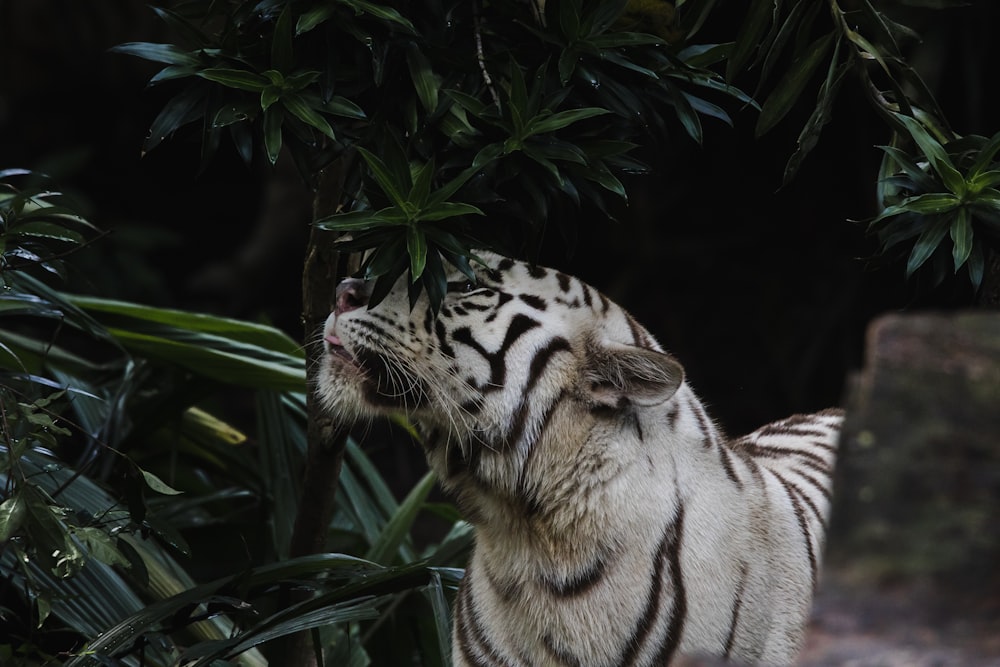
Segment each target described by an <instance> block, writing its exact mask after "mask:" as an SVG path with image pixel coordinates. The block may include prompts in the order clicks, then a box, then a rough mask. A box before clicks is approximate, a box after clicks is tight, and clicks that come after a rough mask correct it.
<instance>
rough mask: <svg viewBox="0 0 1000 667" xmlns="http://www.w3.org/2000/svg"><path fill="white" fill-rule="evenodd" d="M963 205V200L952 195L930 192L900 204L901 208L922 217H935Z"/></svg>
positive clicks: (908, 198)
mask: <svg viewBox="0 0 1000 667" xmlns="http://www.w3.org/2000/svg"><path fill="white" fill-rule="evenodd" d="M961 204H962V202H961V200H960V199H958V197H956V196H955V195H953V194H951V193H940V192H929V193H927V194H923V195H917V196H915V197H907V198H906V199H904V200H903V202H902V203H900V205H899V207H900V208H901V209H903V210H905V211H913V212H914V213H919V214H920V215H935V214H938V213H947V212H948V211H951V210H953V209H955V208H957V207H959V206H961Z"/></svg>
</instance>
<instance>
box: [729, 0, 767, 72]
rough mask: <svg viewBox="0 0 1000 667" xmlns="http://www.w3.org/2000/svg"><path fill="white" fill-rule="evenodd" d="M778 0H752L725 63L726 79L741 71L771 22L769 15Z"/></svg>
mask: <svg viewBox="0 0 1000 667" xmlns="http://www.w3.org/2000/svg"><path fill="white" fill-rule="evenodd" d="M777 2H778V0H753V4H751V5H750V9H749V10H748V11H747V15H746V17H745V18H744V19H743V22H742V23H741V24H740V29H739V32H738V33H737V34H736V45H735V46H734V47H733V52H732V54H731V55H730V56H729V62H728V63H726V80H727V81H732V80H733V79H735V78H736V75H737V74H738V73H739V72H740V71H742V69H743V65H745V64H746V62H747V60H749V59H750V56H751V55H752V54H753V52H754V50H755V49H757V48H758V45H759V44H760V38H761V37H762V36H763V35H764V32H765V31H766V30H767V26H768V24H769V23H770V22H771V15H772V13H773V11H774V8H775V6H776V4H777Z"/></svg>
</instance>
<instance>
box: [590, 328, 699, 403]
mask: <svg viewBox="0 0 1000 667" xmlns="http://www.w3.org/2000/svg"><path fill="white" fill-rule="evenodd" d="M584 381H585V382H586V391H588V392H589V393H590V396H591V398H592V399H593V400H594V402H595V403H596V404H598V405H603V406H606V407H612V408H617V407H621V406H622V404H623V403H634V404H636V405H646V406H649V405H657V404H659V403H663V402H664V401H666V400H668V399H669V398H670V397H671V396H673V395H674V393H676V392H677V389H678V387H680V386H681V383H682V382H683V381H684V368H683V367H682V366H681V365H680V363H678V361H677V360H676V359H674V358H673V357H671V356H670V355H669V354H665V353H663V352H657V351H656V350H650V349H648V348H645V347H636V346H634V345H621V344H618V343H610V344H609V343H605V344H602V345H600V346H599V347H597V348H596V349H593V348H592V349H591V350H590V353H589V354H588V361H587V367H586V368H585V370H584Z"/></svg>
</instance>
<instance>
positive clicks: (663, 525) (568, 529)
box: [317, 253, 841, 667]
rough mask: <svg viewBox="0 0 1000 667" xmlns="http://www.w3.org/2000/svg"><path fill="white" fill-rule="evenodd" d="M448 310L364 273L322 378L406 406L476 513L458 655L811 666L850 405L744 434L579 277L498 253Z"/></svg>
mask: <svg viewBox="0 0 1000 667" xmlns="http://www.w3.org/2000/svg"><path fill="white" fill-rule="evenodd" d="M480 257H481V258H482V260H483V261H484V263H485V266H484V267H478V268H477V278H478V279H477V280H476V281H469V280H468V279H467V278H465V277H464V276H463V275H462V274H461V273H459V272H458V271H455V272H454V275H452V276H450V278H451V282H449V289H448V293H447V295H446V297H445V299H444V302H443V305H442V306H441V309H440V313H439V314H438V316H435V315H434V314H433V313H432V312H431V310H430V308H429V307H428V303H427V299H426V297H425V296H424V297H421V298H420V300H418V302H417V303H416V305H415V307H414V308H413V309H412V310H411V308H410V303H409V300H408V296H407V285H406V282H405V280H401V281H400V282H399V283H397V285H396V287H395V288H394V289H393V291H392V292H391V293H390V294H389V295H388V297H386V298H385V300H384V301H382V302H381V303H379V304H378V305H377V306H374V307H371V308H367V307H366V306H367V302H368V292H369V286H368V285H367V284H366V283H365V282H363V281H361V280H357V279H348V280H345V281H344V282H343V283H341V284H340V286H339V287H338V289H337V305H336V309H335V311H334V313H333V314H331V315H330V317H329V319H328V320H327V322H326V327H325V331H324V338H325V341H326V342H325V345H326V351H327V354H326V358H325V361H324V364H323V368H322V369H321V372H320V374H319V379H318V387H317V391H318V394H319V396H320V397H321V398H322V400H323V401H324V403H325V405H326V407H327V408H328V409H329V410H331V411H333V412H334V413H335V414H337V415H339V416H340V417H342V418H345V419H356V418H359V417H370V416H373V415H380V414H387V413H392V412H397V411H398V412H403V413H405V414H406V415H407V416H408V417H409V418H410V419H412V420H413V421H414V423H415V424H416V425H417V426H418V428H419V429H420V431H421V433H422V434H423V438H424V442H423V446H424V448H425V450H426V454H427V459H428V461H429V463H430V465H431V467H432V468H433V469H434V471H435V472H436V473H437V475H438V476H439V479H440V480H441V481H442V484H443V485H444V487H445V488H446V489H447V490H449V491H450V492H452V493H453V494H454V495H455V496H456V498H457V501H458V503H459V506H460V508H461V509H462V511H463V512H464V514H465V516H466V517H467V518H468V519H469V521H470V522H472V524H473V525H474V527H475V548H474V552H473V555H472V558H471V562H470V564H469V568H468V569H467V571H466V575H465V578H464V580H463V583H462V586H461V587H460V590H459V593H458V596H457V599H456V603H455V622H454V631H453V660H454V663H455V664H456V665H459V666H465V665H489V666H494V665H496V666H503V667H527V666H534V665H567V666H576V665H579V666H584V665H595V666H598V665H600V666H603V665H666V664H669V663H670V661H671V659H672V657H673V656H675V655H679V654H690V653H693V654H709V655H717V656H723V657H726V658H733V659H737V660H741V661H744V662H759V663H763V664H768V665H778V664H788V663H791V662H793V660H794V658H795V655H796V653H797V651H798V649H799V647H800V645H801V644H802V641H803V634H804V624H805V621H806V618H807V615H808V612H809V608H810V602H811V598H812V592H813V589H814V587H815V584H816V577H817V570H818V567H819V562H820V552H821V549H822V546H823V537H824V532H825V522H826V516H827V512H828V508H829V504H830V492H831V479H830V474H831V471H832V468H833V463H834V456H835V449H836V443H837V439H838V433H839V427H840V422H841V413H840V412H839V411H837V410H827V411H824V412H820V413H817V414H813V415H808V416H795V417H791V418H788V419H786V420H783V421H780V422H777V423H774V424H770V425H768V426H765V427H763V428H761V429H759V430H757V431H755V432H754V433H751V434H750V435H748V436H745V437H743V438H740V439H738V440H726V439H725V438H724V437H723V436H722V435H721V434H720V433H719V431H718V430H717V429H716V428H715V426H714V425H713V424H712V422H711V420H710V419H709V418H708V416H707V415H706V412H705V410H704V408H703V407H702V404H701V403H700V402H699V400H698V398H697V397H696V396H695V394H694V392H693V391H692V390H691V389H690V387H689V386H688V385H687V383H686V382H685V381H684V373H683V370H682V368H681V365H680V364H679V363H678V362H677V361H676V360H675V359H674V358H673V357H672V356H670V355H668V354H666V353H664V352H663V351H662V350H661V348H660V347H659V345H658V344H657V343H656V342H655V341H654V340H653V337H652V336H651V335H650V334H649V333H648V332H647V331H646V330H645V329H643V328H642V327H641V326H640V325H639V324H638V323H636V321H635V320H634V319H633V318H632V317H631V316H630V315H629V314H628V313H626V312H625V311H624V310H623V309H622V308H620V307H619V306H617V305H616V304H614V303H612V302H611V301H609V300H608V299H607V298H606V297H605V296H603V295H602V294H600V293H599V292H598V291H597V290H595V289H593V288H592V287H590V286H588V285H586V284H584V283H583V282H581V281H579V280H577V279H575V278H572V277H570V276H567V275H565V274H562V273H559V272H556V271H552V270H548V269H544V268H540V267H535V266H530V265H527V264H524V263H522V262H517V261H514V260H511V259H507V258H503V257H500V256H497V255H493V254H489V253H483V254H481V255H480Z"/></svg>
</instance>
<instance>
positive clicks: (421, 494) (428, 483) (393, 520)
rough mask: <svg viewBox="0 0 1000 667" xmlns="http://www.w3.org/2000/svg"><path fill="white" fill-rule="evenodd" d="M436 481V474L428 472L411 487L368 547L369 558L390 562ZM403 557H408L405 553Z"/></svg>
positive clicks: (377, 561)
mask: <svg viewBox="0 0 1000 667" xmlns="http://www.w3.org/2000/svg"><path fill="white" fill-rule="evenodd" d="M435 481H436V479H435V477H434V474H433V473H431V472H428V473H426V474H424V476H423V477H422V478H421V479H420V481H419V482H417V483H416V484H415V485H414V487H413V488H412V489H410V493H409V494H407V496H406V498H405V499H404V500H403V502H402V503H400V505H399V509H398V510H396V513H395V514H394V515H393V516H391V517H390V518H389V522H388V523H386V525H385V527H384V528H383V529H382V532H381V533H380V534H379V536H378V538H377V539H376V540H375V542H374V544H372V545H371V547H370V548H369V549H368V553H367V554H366V556H365V558H366V559H367V560H370V561H373V562H376V563H388V562H389V561H390V560H391V558H390V557H391V555H392V554H393V553H394V552H396V551H398V550H399V547H400V545H401V544H402V543H403V541H404V540H405V539H406V538H407V536H408V535H409V534H410V530H411V528H412V527H413V521H414V519H416V518H417V514H418V513H419V511H420V508H421V507H422V506H423V504H424V502H425V501H426V500H427V496H428V494H429V493H430V492H431V489H432V488H434V483H435ZM403 558H404V559H405V558H406V555H405V554H403Z"/></svg>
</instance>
